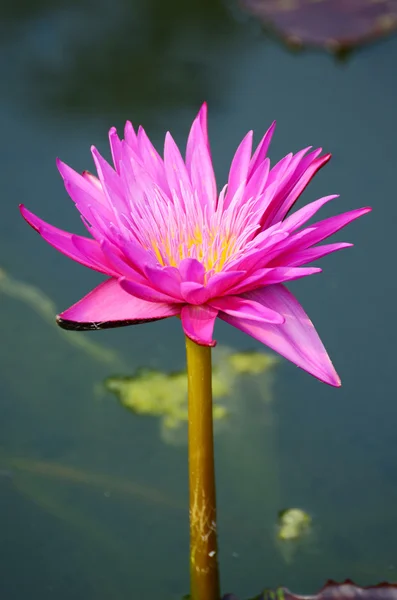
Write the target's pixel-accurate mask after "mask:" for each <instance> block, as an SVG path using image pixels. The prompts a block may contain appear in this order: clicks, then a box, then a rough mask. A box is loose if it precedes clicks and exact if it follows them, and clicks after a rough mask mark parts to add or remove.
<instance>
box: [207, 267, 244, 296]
mask: <svg viewBox="0 0 397 600" xmlns="http://www.w3.org/2000/svg"><path fill="white" fill-rule="evenodd" d="M246 275H247V273H246V271H226V272H224V273H215V274H214V275H212V276H211V278H210V279H209V281H208V283H207V290H208V294H209V298H216V297H218V296H223V295H224V294H225V293H226V292H229V290H231V289H232V288H234V286H235V285H237V283H238V282H239V281H240V280H241V279H243V278H244V277H246Z"/></svg>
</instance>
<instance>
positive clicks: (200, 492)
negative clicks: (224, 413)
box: [186, 337, 220, 600]
mask: <svg viewBox="0 0 397 600" xmlns="http://www.w3.org/2000/svg"><path fill="white" fill-rule="evenodd" d="M186 356H187V374H188V398H189V500H190V502H189V509H190V510H189V515H190V589H191V591H190V593H191V600H219V597H220V590H219V572H218V549H217V536H216V498H215V469H214V438H213V430H212V377H211V376H212V371H211V348H209V347H207V346H199V345H198V344H196V343H195V342H193V341H192V340H190V339H189V338H188V337H186Z"/></svg>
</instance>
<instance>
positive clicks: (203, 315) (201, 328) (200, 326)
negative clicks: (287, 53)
mask: <svg viewBox="0 0 397 600" xmlns="http://www.w3.org/2000/svg"><path fill="white" fill-rule="evenodd" d="M217 314H218V311H217V310H215V309H213V308H211V307H209V306H190V305H189V304H187V305H185V306H183V308H182V310H181V321H182V327H183V331H184V332H185V335H187V337H188V338H190V339H191V340H193V341H194V342H196V344H200V345H201V346H215V344H216V341H215V340H213V339H212V334H213V332H214V325H215V319H216V317H217Z"/></svg>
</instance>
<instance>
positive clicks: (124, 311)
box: [57, 279, 180, 329]
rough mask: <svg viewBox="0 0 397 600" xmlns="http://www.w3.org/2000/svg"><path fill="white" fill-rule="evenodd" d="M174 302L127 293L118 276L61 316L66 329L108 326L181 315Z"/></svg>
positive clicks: (105, 282) (102, 284)
mask: <svg viewBox="0 0 397 600" xmlns="http://www.w3.org/2000/svg"><path fill="white" fill-rule="evenodd" d="M179 312H180V307H177V306H175V305H172V304H163V303H156V302H145V301H144V300H140V299H139V298H135V297H134V296H131V295H130V294H128V293H127V292H125V291H124V290H123V289H122V288H121V287H120V285H119V284H118V281H117V279H108V280H107V281H104V282H103V283H101V284H100V285H99V286H98V287H97V288H95V289H94V290H92V291H91V292H90V293H89V294H88V295H87V296H85V297H84V298H83V299H82V300H80V301H79V302H77V303H76V304H74V305H73V306H71V307H70V308H68V309H67V310H65V311H64V312H62V313H61V314H60V315H59V316H58V317H57V322H58V324H59V325H60V326H61V327H63V328H65V329H104V328H106V327H119V326H123V325H136V324H138V323H146V322H147V321H157V320H158V319H165V318H166V317H172V316H174V315H177V314H179Z"/></svg>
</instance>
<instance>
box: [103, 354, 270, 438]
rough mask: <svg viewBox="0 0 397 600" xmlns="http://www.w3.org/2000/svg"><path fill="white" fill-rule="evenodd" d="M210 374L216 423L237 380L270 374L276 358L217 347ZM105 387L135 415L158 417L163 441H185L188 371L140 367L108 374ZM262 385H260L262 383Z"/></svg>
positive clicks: (225, 413)
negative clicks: (132, 371)
mask: <svg viewBox="0 0 397 600" xmlns="http://www.w3.org/2000/svg"><path fill="white" fill-rule="evenodd" d="M213 362H214V365H213V374H212V394H213V399H214V403H213V419H214V423H215V426H217V424H218V423H219V422H221V421H224V420H225V419H226V418H227V417H229V416H230V414H231V410H230V402H229V404H227V403H226V400H225V399H226V398H230V397H231V396H232V394H233V392H234V391H235V388H236V384H237V383H238V379H239V378H241V377H242V376H243V375H247V376H250V377H255V376H258V375H260V374H261V373H269V372H270V371H272V370H273V368H274V366H275V365H276V364H277V362H278V359H277V357H275V356H273V355H271V354H267V353H263V352H236V353H233V352H231V351H230V350H229V349H227V348H223V347H222V346H221V347H218V348H216V349H215V350H214V361H213ZM104 386H105V388H106V390H108V391H109V392H112V393H113V394H115V395H116V396H117V398H118V399H119V400H120V403H121V404H122V405H123V406H124V407H125V408H128V409H129V410H131V411H132V412H134V413H135V414H138V415H151V416H154V417H159V418H160V425H161V435H162V438H163V440H164V441H165V442H169V443H173V444H175V443H179V442H180V441H183V442H185V441H186V425H187V421H188V407H187V374H186V371H181V372H179V373H166V372H161V371H155V370H148V369H141V370H139V371H137V373H136V374H135V375H134V376H132V377H122V376H114V377H108V378H107V379H106V380H105V382H104ZM262 387H263V386H262Z"/></svg>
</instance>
